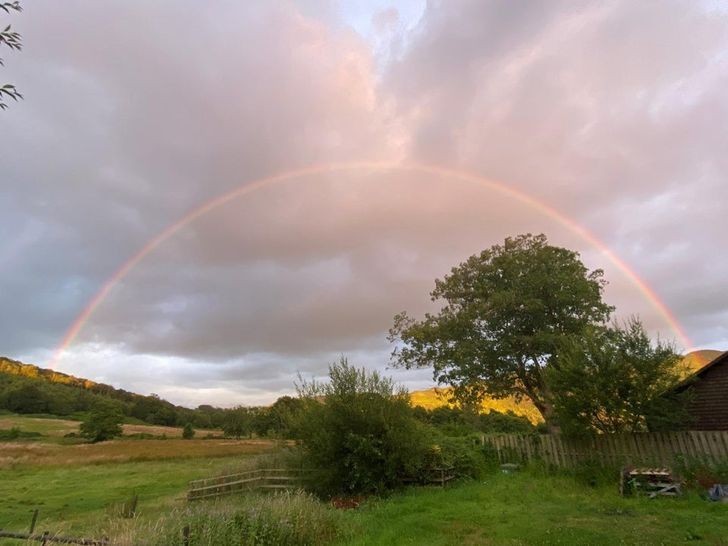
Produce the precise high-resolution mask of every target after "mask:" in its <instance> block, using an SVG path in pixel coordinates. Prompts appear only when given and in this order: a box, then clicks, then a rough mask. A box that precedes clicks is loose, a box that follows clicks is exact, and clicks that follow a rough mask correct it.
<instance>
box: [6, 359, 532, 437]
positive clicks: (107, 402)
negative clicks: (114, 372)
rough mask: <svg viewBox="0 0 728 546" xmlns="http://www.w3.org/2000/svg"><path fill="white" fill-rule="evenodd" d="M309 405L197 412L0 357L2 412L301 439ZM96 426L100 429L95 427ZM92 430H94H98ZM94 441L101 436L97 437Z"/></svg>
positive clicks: (428, 415)
mask: <svg viewBox="0 0 728 546" xmlns="http://www.w3.org/2000/svg"><path fill="white" fill-rule="evenodd" d="M304 409H305V401H304V400H303V399H302V398H300V397H292V396H281V397H280V398H278V399H277V400H276V401H275V402H274V403H273V404H272V405H270V406H267V407H246V406H237V407H233V408H218V407H214V406H211V405H201V406H198V407H197V408H195V409H191V408H185V407H182V406H176V405H174V404H172V403H170V402H168V401H166V400H163V399H161V398H160V397H159V396H157V395H156V394H152V395H149V396H142V395H139V394H135V393H131V392H128V391H125V390H122V389H116V388H114V387H111V386H109V385H104V384H101V383H94V382H92V381H88V380H86V379H81V378H77V377H73V376H70V375H66V374H63V373H59V372H55V371H53V370H47V369H43V368H38V367H37V366H33V365H30V364H23V363H21V362H17V361H14V360H10V359H5V358H0V410H6V411H11V412H13V413H23V414H50V415H57V416H65V417H81V418H84V419H85V418H87V417H88V416H89V415H92V414H99V415H101V416H105V417H103V418H101V417H99V420H101V421H103V420H104V419H107V420H108V416H109V415H113V416H115V417H114V418H116V419H117V420H118V419H123V420H126V421H137V422H143V423H147V424H150V425H163V426H171V427H186V426H188V425H189V427H190V428H192V429H193V430H194V429H221V430H222V431H223V432H224V433H225V435H226V436H230V437H232V438H251V437H253V436H256V437H271V438H282V439H297V438H299V437H300V434H301V430H300V426H301V425H300V422H301V414H302V412H303V411H304ZM412 411H413V416H414V417H415V418H416V419H417V420H418V421H420V422H421V423H423V424H427V425H432V426H434V427H436V428H439V429H441V430H443V431H444V432H445V433H447V434H448V435H451V436H463V435H467V434H470V433H473V432H531V431H533V430H535V429H534V426H533V425H532V424H531V423H530V422H529V421H528V420H527V419H526V418H525V417H521V416H517V415H515V414H513V413H511V412H508V413H507V414H504V413H498V412H490V413H483V414H480V413H478V412H475V411H472V410H466V409H461V408H452V407H441V408H436V409H432V410H429V409H425V408H421V407H415V408H413V410H412ZM94 427H95V425H94ZM94 427H92V429H93V430H97V429H96V428H94ZM90 436H93V437H94V438H95V437H96V435H94V434H92V435H90Z"/></svg>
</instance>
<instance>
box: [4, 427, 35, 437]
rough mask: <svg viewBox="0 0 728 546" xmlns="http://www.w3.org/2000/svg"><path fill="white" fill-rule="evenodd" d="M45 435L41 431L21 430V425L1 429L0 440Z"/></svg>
mask: <svg viewBox="0 0 728 546" xmlns="http://www.w3.org/2000/svg"><path fill="white" fill-rule="evenodd" d="M41 436H43V435H42V434H41V433H40V432H28V431H25V430H20V428H19V427H12V428H10V429H0V440H18V439H20V438H40V437H41Z"/></svg>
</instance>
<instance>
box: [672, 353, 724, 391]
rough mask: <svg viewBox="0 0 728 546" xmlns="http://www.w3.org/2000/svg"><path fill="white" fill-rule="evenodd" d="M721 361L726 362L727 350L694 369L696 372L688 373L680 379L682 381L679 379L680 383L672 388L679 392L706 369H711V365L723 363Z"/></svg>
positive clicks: (703, 373)
mask: <svg viewBox="0 0 728 546" xmlns="http://www.w3.org/2000/svg"><path fill="white" fill-rule="evenodd" d="M723 362H728V351H724V352H722V353H721V354H719V355H718V356H717V357H715V358H714V359H713V360H711V361H710V362H708V363H707V364H706V365H705V366H703V367H702V368H700V369H699V370H698V371H696V372H694V373H692V374H690V375H689V376H688V377H686V378H685V379H683V380H682V381H681V382H680V383H679V384H678V385H677V387H675V389H674V390H675V391H678V392H679V391H682V390H684V389H685V388H687V387H688V386H690V385H692V384H693V382H694V381H695V380H696V379H699V378H700V377H702V376H703V375H705V373H706V372H707V371H708V370H709V369H711V368H712V367H714V366H716V365H718V364H721V363H723Z"/></svg>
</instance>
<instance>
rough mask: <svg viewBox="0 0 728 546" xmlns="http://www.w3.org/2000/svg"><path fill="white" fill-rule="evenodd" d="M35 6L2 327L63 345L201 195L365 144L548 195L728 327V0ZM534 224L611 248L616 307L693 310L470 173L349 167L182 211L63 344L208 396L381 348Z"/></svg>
mask: <svg viewBox="0 0 728 546" xmlns="http://www.w3.org/2000/svg"><path fill="white" fill-rule="evenodd" d="M26 4H27V5H25V6H24V7H25V11H24V12H23V14H22V15H21V16H19V17H18V18H17V27H18V29H19V30H20V31H22V32H23V36H24V40H25V44H26V48H25V50H24V51H23V52H22V53H21V54H20V55H14V56H13V57H12V59H11V58H10V57H8V59H7V61H8V67H7V69H6V70H5V71H4V73H7V74H11V73H12V79H13V80H14V83H17V84H18V87H19V88H20V89H21V90H22V91H23V92H24V94H25V95H26V100H25V101H23V102H22V103H18V104H17V105H13V107H12V108H11V109H10V110H8V111H7V112H3V113H2V114H1V115H2V120H1V122H2V123H3V130H2V131H1V132H0V154H1V155H0V161H1V162H2V169H3V170H2V189H3V191H2V193H0V214H1V216H0V236H2V240H3V243H2V245H0V260H2V263H3V266H2V268H0V285H1V286H2V296H1V298H2V301H1V303H2V306H3V309H6V310H8V309H9V310H12V312H11V313H3V315H2V318H0V353H6V354H8V355H9V356H20V355H28V356H29V357H32V356H33V355H46V354H48V352H49V351H50V350H51V349H52V348H53V346H54V345H55V343H56V342H57V341H58V340H59V339H60V337H61V336H62V334H63V332H64V330H65V328H66V327H67V326H68V325H69V324H70V323H71V321H72V320H73V318H74V317H75V316H76V315H77V314H78V312H79V311H80V310H81V309H82V308H83V306H84V305H85V304H86V303H87V302H88V300H89V299H90V298H91V297H92V295H93V294H94V293H95V291H96V290H98V288H99V287H100V286H101V284H102V283H103V282H104V280H105V279H107V278H109V277H110V276H111V275H112V274H113V272H114V271H115V270H117V268H118V267H120V266H121V264H123V263H124V262H125V261H126V260H127V259H128V258H129V257H130V256H131V255H133V254H134V253H135V252H136V251H138V250H139V249H140V248H141V247H142V246H143V245H144V244H145V243H146V242H147V241H149V240H150V239H151V238H152V237H153V236H154V235H155V234H157V233H159V232H160V230H162V229H164V227H165V226H167V225H169V224H170V223H171V222H174V221H176V220H177V219H178V218H180V217H181V216H182V215H183V214H184V213H185V212H186V211H188V210H191V209H193V208H194V207H196V206H198V205H199V204H200V203H203V202H205V201H206V200H208V199H210V198H212V197H214V196H217V195H220V194H222V193H224V192H226V191H229V190H231V189H232V188H235V187H238V186H239V185H241V184H245V183H247V182H250V181H252V180H255V179H257V178H259V177H262V176H266V175H269V174H271V173H277V172H283V171H287V170H291V169H295V168H296V167H300V166H304V165H310V164H315V163H323V162H341V161H349V160H355V161H367V160H386V161H397V160H415V161H424V162H427V163H440V164H443V165H446V166H450V167H459V168H464V169H467V170H470V171H473V172H477V173H480V174H482V175H484V176H487V177H491V178H493V179H496V180H501V181H503V182H504V183H506V184H508V185H510V186H512V187H514V188H516V189H518V190H520V191H524V192H526V193H529V194H532V195H534V196H535V197H537V198H539V199H542V200H543V201H545V202H546V203H547V204H550V205H552V206H554V207H556V208H557V209H559V210H561V211H563V212H565V213H566V214H568V215H569V216H571V217H573V218H574V219H575V220H577V221H578V222H580V223H581V224H582V225H584V226H585V227H587V228H589V229H591V230H592V231H594V232H595V233H596V234H597V235H598V236H599V237H600V238H601V239H603V240H604V241H606V242H607V243H608V245H609V246H610V247H611V248H612V249H613V250H614V251H615V252H616V253H617V254H618V255H620V256H621V257H622V258H624V260H625V261H627V262H628V263H629V264H630V265H631V266H632V267H633V268H634V269H635V271H636V272H637V273H639V274H640V275H641V276H642V277H643V278H644V279H645V280H646V281H647V282H648V283H649V284H650V285H651V286H652V287H653V289H654V290H655V291H656V292H657V293H658V294H659V295H660V296H662V297H663V299H664V300H665V301H666V302H667V303H668V304H669V305H670V307H671V308H672V309H673V311H674V312H675V313H676V314H677V316H678V318H679V319H680V320H681V321H682V322H683V324H684V326H685V327H686V329H687V330H688V333H689V334H690V336H691V337H692V338H693V339H694V341H695V342H696V343H698V344H700V345H710V346H716V347H718V348H725V347H726V346H727V344H728V329H727V328H728V326H725V325H728V311H727V310H728V291H725V290H723V287H724V284H725V283H724V282H723V279H725V278H726V277H727V276H728V262H727V261H726V260H725V259H723V258H722V256H721V252H722V250H724V249H725V247H726V235H725V230H724V229H723V228H722V227H721V226H722V224H721V223H720V221H719V220H720V218H722V217H725V215H726V212H727V207H728V184H726V183H725V180H726V179H727V178H728V155H726V154H725V150H726V149H728V129H727V127H728V101H727V100H726V98H725V93H724V91H723V90H724V89H725V88H726V86H727V85H728V37H727V36H728V34H727V33H728V14H726V13H725V11H717V10H715V9H713V8H712V7H711V6H710V5H708V4H701V3H697V2H695V3H692V2H691V3H686V2H616V1H615V2H606V3H604V2H583V3H573V2H551V1H549V2H546V1H544V2H529V3H527V4H524V3H520V2H512V3H500V2H476V1H456V2H449V1H448V2H431V3H429V4H428V6H427V8H426V9H425V11H424V14H423V15H422V18H421V20H420V21H419V23H418V24H417V25H416V26H415V27H414V28H413V29H412V30H411V31H409V32H408V31H407V30H406V29H407V28H410V27H411V26H412V25H413V24H414V23H413V22H411V21H401V17H402V13H398V12H397V11H393V10H391V9H389V10H387V9H384V8H381V7H380V8H377V10H376V12H373V13H372V14H371V18H372V22H371V27H372V29H374V30H376V31H377V32H379V34H377V36H376V37H374V38H371V37H370V38H371V39H373V40H375V42H376V43H374V42H371V41H370V42H368V41H366V40H365V39H364V38H363V37H362V36H359V35H357V34H356V33H355V32H354V31H353V30H352V29H350V28H348V27H347V26H346V25H345V24H344V23H343V22H342V18H341V14H342V12H345V11H346V4H345V3H343V4H341V5H335V4H332V3H330V2H326V1H323V2H318V1H313V2H307V3H305V4H302V5H296V4H292V3H287V2H271V3H239V2H232V1H229V2H222V3H218V4H216V6H215V9H209V8H207V7H205V8H201V7H200V5H199V4H198V3H193V2H186V1H185V2H172V1H163V2H153V3H142V2H124V3H121V4H118V3H114V4H110V3H106V2H93V3H88V2H80V1H68V2H63V3H58V2H50V1H47V2H33V3H30V2H28V3H26ZM711 10H712V11H711ZM356 17H358V18H361V14H357V15H356ZM15 24H16V22H15V21H14V25H15ZM377 29H378V30H377ZM386 40H391V42H390V48H389V51H387V42H386ZM377 63H379V64H377ZM526 231H534V232H540V231H545V232H547V233H549V234H550V235H551V236H552V238H553V240H554V241H555V242H556V243H558V244H564V245H567V246H570V247H572V248H576V249H578V250H580V251H582V253H583V256H584V259H585V261H586V262H587V263H588V264H589V266H590V267H605V268H606V269H607V273H608V275H609V277H610V281H611V284H610V287H609V290H608V293H607V295H608V296H609V298H610V301H611V302H613V303H616V304H617V305H618V308H619V310H620V312H621V313H622V314H623V315H626V314H630V313H640V314H641V315H642V316H643V317H644V318H645V320H646V322H647V323H648V326H649V327H650V329H651V331H652V332H654V333H657V332H660V333H661V334H666V335H667V336H671V335H672V334H671V332H669V328H668V327H667V325H666V323H665V321H664V318H662V317H660V316H659V314H658V313H656V311H655V309H654V308H653V307H651V306H650V304H649V302H647V301H645V299H644V297H643V296H642V295H640V294H639V293H638V292H637V290H636V289H635V287H634V285H633V284H632V283H631V282H630V281H629V279H627V278H626V277H624V276H623V275H621V274H620V273H619V271H617V269H616V268H615V267H614V265H613V264H610V263H609V262H608V261H605V259H604V256H603V255H602V254H601V253H600V252H599V251H598V249H593V248H591V247H589V245H587V244H586V243H585V242H584V241H583V240H581V239H579V238H578V237H577V236H575V235H574V234H573V233H570V232H569V231H568V230H567V229H564V228H563V226H559V225H557V224H556V223H554V222H553V221H552V220H550V219H548V218H546V217H545V216H544V215H543V214H541V213H540V212H538V211H537V210H534V209H531V208H529V207H526V206H524V205H523V204H522V203H517V202H515V201H514V200H513V199H509V198H506V197H504V196H502V195H499V194H497V193H494V192H492V191H490V192H489V191H486V190H484V189H482V188H477V187H475V186H468V185H467V184H463V183H462V182H457V181H455V180H452V179H449V178H447V177H438V176H434V175H424V174H416V175H413V174H412V173H405V172H385V173H383V172H350V173H343V174H342V173H339V174H322V175H316V176H310V177H305V178H302V179H299V180H295V181H290V182H287V183H281V184H278V185H276V186H275V187H271V188H267V189H265V190H262V191H260V192H257V193H256V194H255V195H251V196H250V197H246V198H244V199H240V200H236V201H234V202H231V203H230V204H228V205H226V206H223V207H220V208H218V209H216V210H215V211H213V212H211V213H210V214H208V215H206V216H205V217H203V218H200V219H199V220H197V221H195V222H194V223H192V224H190V225H188V226H186V227H185V228H184V229H182V230H180V231H179V232H178V233H177V234H175V236H174V237H172V238H171V239H170V240H169V241H168V242H166V243H165V244H164V245H162V246H161V247H159V248H158V249H156V250H155V251H154V252H153V253H151V254H150V255H149V256H148V257H147V258H146V259H145V260H144V261H143V262H142V263H141V264H140V265H139V266H138V267H136V268H135V269H134V270H133V271H132V272H131V273H130V274H129V275H128V276H127V277H126V278H125V279H124V280H123V281H122V282H121V283H120V284H119V285H118V286H117V287H115V289H114V290H113V291H112V292H111V294H110V296H109V297H108V298H107V300H106V301H105V302H104V303H103V304H102V305H101V306H100V307H99V309H98V310H97V311H96V313H95V314H94V315H93V317H92V320H91V321H89V323H88V324H87V325H86V326H85V328H84V329H83V330H82V332H81V335H80V336H79V339H78V345H76V347H75V348H71V350H70V351H69V352H68V354H67V356H66V358H65V359H63V360H62V361H61V366H62V368H63V369H64V370H66V371H70V372H75V373H79V374H81V375H83V374H85V375H89V376H92V377H95V378H99V379H102V380H106V381H109V382H112V383H120V384H123V385H126V386H133V387H134V388H136V389H138V390H141V391H144V392H150V391H157V392H159V393H160V394H162V395H164V396H170V397H172V398H173V399H176V400H180V401H185V402H186V403H204V402H205V401H206V400H207V401H209V400H210V399H214V400H216V401H218V402H219V403H223V402H225V403H228V402H229V403H232V402H233V401H235V402H239V401H241V399H240V398H239V397H240V396H242V397H243V399H244V400H250V401H263V400H264V399H270V398H272V397H274V396H275V393H276V392H283V391H290V389H291V388H292V383H293V378H294V377H295V373H296V371H304V372H310V373H323V372H324V371H325V368H326V364H327V363H328V362H330V361H331V360H333V359H335V358H337V356H338V355H340V354H342V353H346V354H349V355H352V356H354V357H356V359H358V361H359V362H363V363H366V364H367V365H370V366H373V367H374V366H380V367H381V366H382V365H383V363H384V362H385V361H386V355H387V353H388V351H389V347H388V346H387V343H386V341H385V340H384V334H385V331H386V329H387V328H388V327H389V325H390V323H391V317H392V314H393V313H395V312H397V311H399V310H401V309H408V310H410V311H413V312H415V313H421V312H423V311H424V310H426V309H427V308H428V301H427V293H428V291H429V290H430V289H431V287H432V283H433V279H434V278H435V277H436V276H441V275H442V274H444V273H445V272H447V270H448V269H449V267H451V266H452V265H454V264H455V263H457V262H459V261H460V260H462V259H464V258H465V257H467V256H468V255H469V254H471V253H474V252H476V251H478V250H480V249H482V248H484V247H486V246H488V245H490V244H493V243H495V242H498V241H499V240H502V238H503V237H505V236H507V235H511V234H514V233H520V232H526ZM41 363H42V362H41ZM140 370H144V373H140ZM408 377H414V376H408ZM417 378H418V380H420V379H421V377H420V376H417ZM160 386H164V387H163V388H160ZM196 387H199V389H200V390H199V392H195V388H196ZM236 393H238V394H236ZM240 393H242V394H240ZM205 397H207V398H205Z"/></svg>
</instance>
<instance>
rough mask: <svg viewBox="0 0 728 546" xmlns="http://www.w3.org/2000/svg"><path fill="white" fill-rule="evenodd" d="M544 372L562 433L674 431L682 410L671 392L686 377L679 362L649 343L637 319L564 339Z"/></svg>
mask: <svg viewBox="0 0 728 546" xmlns="http://www.w3.org/2000/svg"><path fill="white" fill-rule="evenodd" d="M557 360H558V364H557V365H552V366H550V367H549V369H548V370H547V378H548V383H549V385H550V387H551V389H552V391H553V403H554V410H555V413H556V416H557V418H558V422H559V425H560V426H561V428H562V430H563V432H564V433H566V434H570V435H575V436H581V435H588V434H593V433H621V432H644V431H647V430H660V429H663V430H674V429H675V428H676V427H677V428H680V427H681V426H682V425H684V424H686V421H687V419H688V415H687V410H686V409H685V408H686V407H687V406H686V404H685V402H686V401H685V400H683V399H682V398H683V397H685V396H688V395H689V393H687V392H685V393H682V394H676V393H675V392H674V387H675V386H676V385H677V384H678V383H679V382H680V380H681V378H682V377H684V375H685V370H683V366H684V364H683V363H682V358H681V357H680V355H678V354H677V353H676V352H675V351H674V350H673V348H672V347H671V346H670V345H668V344H665V343H662V342H659V341H658V342H657V343H656V344H654V345H653V344H652V343H651V342H650V339H649V337H648V336H647V334H646V332H645V330H644V328H643V326H642V324H641V323H640V322H639V321H638V320H637V319H632V320H630V321H628V322H627V323H626V324H625V325H623V326H620V325H616V324H615V325H614V326H612V327H609V328H605V329H599V330H593V331H590V332H587V333H585V335H584V336H582V337H580V338H578V339H572V340H569V342H567V343H566V344H564V346H563V347H562V349H561V351H560V352H559V355H558V358H557Z"/></svg>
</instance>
